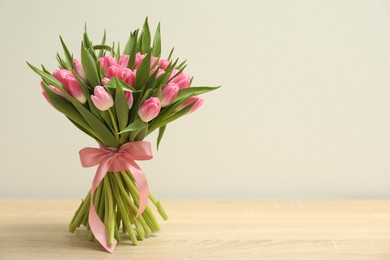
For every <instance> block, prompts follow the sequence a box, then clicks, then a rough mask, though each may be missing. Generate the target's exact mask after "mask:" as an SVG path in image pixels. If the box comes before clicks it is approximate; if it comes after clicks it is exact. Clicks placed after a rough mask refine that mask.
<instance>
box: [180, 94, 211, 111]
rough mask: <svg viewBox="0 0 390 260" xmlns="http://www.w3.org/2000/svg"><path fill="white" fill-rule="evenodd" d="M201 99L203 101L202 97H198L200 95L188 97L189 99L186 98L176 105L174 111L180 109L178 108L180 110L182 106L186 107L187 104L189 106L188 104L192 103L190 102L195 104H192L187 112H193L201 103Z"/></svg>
mask: <svg viewBox="0 0 390 260" xmlns="http://www.w3.org/2000/svg"><path fill="white" fill-rule="evenodd" d="M203 101H204V99H203V98H202V97H200V96H195V97H190V98H189V99H187V100H186V101H184V103H183V104H181V105H180V106H178V107H177V108H176V109H175V111H176V112H177V111H180V110H182V109H183V108H185V107H188V106H190V105H192V104H194V103H195V104H194V105H193V106H192V108H191V110H190V112H189V114H190V113H192V112H194V111H195V110H197V109H198V108H199V107H200V106H201V105H202V104H203Z"/></svg>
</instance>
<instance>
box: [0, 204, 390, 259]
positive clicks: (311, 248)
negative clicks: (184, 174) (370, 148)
mask: <svg viewBox="0 0 390 260" xmlns="http://www.w3.org/2000/svg"><path fill="white" fill-rule="evenodd" d="M163 203H164V206H165V209H166V211H167V212H168V214H169V217H170V219H169V220H168V221H167V222H163V221H162V220H161V219H160V220H161V231H160V232H159V233H155V234H154V235H152V237H149V238H147V239H146V240H144V241H141V242H140V243H139V245H137V246H132V245H131V244H130V241H125V242H124V243H123V244H120V245H118V246H117V248H116V251H115V252H114V254H113V255H110V254H108V253H106V252H105V251H104V250H103V249H102V247H101V246H99V244H98V243H97V242H90V241H88V235H87V232H86V230H85V229H81V230H77V231H76V232H75V233H74V234H71V233H69V232H68V229H67V227H68V222H69V221H70V219H71V217H72V214H73V212H74V210H75V209H76V207H77V206H78V201H18V200H0V259H7V260H8V259H288V260H294V259H299V260H301V259H303V260H304V259H330V260H333V259H343V260H348V259H385V260H389V259H390V201H388V200H353V201H191V200H189V201H163Z"/></svg>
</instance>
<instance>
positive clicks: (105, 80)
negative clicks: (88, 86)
mask: <svg viewBox="0 0 390 260" xmlns="http://www.w3.org/2000/svg"><path fill="white" fill-rule="evenodd" d="M109 81H110V79H109V78H104V79H102V82H101V84H102V86H105V85H106V84H107V83H108V82H109Z"/></svg>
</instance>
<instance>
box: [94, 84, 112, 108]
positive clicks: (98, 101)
mask: <svg viewBox="0 0 390 260" xmlns="http://www.w3.org/2000/svg"><path fill="white" fill-rule="evenodd" d="M93 93H94V95H92V96H91V99H92V102H93V104H94V105H95V106H96V107H97V108H98V109H99V110H101V111H106V110H108V109H109V108H110V107H112V106H113V105H114V100H113V99H112V97H111V95H110V93H108V92H107V91H106V90H105V89H104V88H103V87H102V86H96V87H95V89H94V92H93Z"/></svg>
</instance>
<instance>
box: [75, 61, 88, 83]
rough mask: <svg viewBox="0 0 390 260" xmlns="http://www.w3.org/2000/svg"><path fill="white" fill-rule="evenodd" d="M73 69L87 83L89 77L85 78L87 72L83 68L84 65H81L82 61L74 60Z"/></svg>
mask: <svg viewBox="0 0 390 260" xmlns="http://www.w3.org/2000/svg"><path fill="white" fill-rule="evenodd" d="M73 69H74V71H75V72H76V74H77V75H78V76H79V77H80V78H81V79H82V80H83V81H85V82H87V76H85V71H84V68H83V65H82V64H81V61H79V60H77V59H74V60H73Z"/></svg>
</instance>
